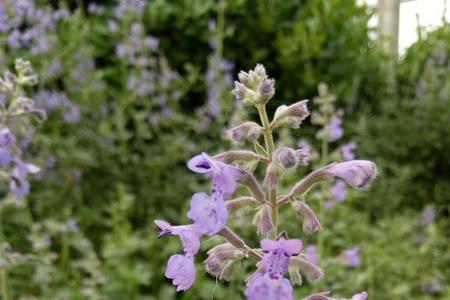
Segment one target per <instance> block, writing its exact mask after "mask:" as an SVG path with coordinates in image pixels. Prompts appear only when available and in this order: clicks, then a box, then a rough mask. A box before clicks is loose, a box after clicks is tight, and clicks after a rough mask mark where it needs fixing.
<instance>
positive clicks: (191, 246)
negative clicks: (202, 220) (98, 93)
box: [154, 220, 202, 256]
mask: <svg viewBox="0 0 450 300" xmlns="http://www.w3.org/2000/svg"><path fill="white" fill-rule="evenodd" d="M154 222H155V224H156V226H158V227H159V228H160V229H161V232H160V233H159V235H158V237H163V236H166V235H178V236H179V237H180V239H181V243H182V244H183V249H184V253H185V254H186V255H190V256H194V255H195V254H197V252H198V250H199V249H200V237H201V235H202V233H201V231H200V228H199V227H198V226H197V225H194V224H190V225H181V226H172V225H170V224H169V223H168V222H166V221H163V220H155V221H154Z"/></svg>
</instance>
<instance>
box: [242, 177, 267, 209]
mask: <svg viewBox="0 0 450 300" xmlns="http://www.w3.org/2000/svg"><path fill="white" fill-rule="evenodd" d="M240 170H241V171H242V172H243V173H244V175H243V176H241V178H239V180H238V182H240V183H242V184H243V185H245V186H246V187H247V188H248V189H249V190H250V192H251V193H252V196H253V197H254V198H255V199H256V200H258V201H259V202H264V198H265V195H264V192H263V190H262V188H261V186H260V185H259V183H258V181H256V178H255V177H254V176H253V175H252V174H250V173H249V172H247V171H245V170H244V169H240Z"/></svg>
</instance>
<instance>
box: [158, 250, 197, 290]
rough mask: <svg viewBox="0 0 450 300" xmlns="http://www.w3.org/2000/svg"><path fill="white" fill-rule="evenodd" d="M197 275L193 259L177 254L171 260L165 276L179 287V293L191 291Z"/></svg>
mask: <svg viewBox="0 0 450 300" xmlns="http://www.w3.org/2000/svg"><path fill="white" fill-rule="evenodd" d="M196 274H197V271H196V270H195V265H194V260H193V258H192V257H188V256H184V255H181V254H175V255H172V256H171V257H170V258H169V261H168V262H167V269H166V274H165V275H166V277H167V278H169V279H172V284H173V285H175V286H176V287H177V292H179V291H185V290H187V289H189V288H190V287H191V286H192V284H193V283H194V281H195V277H196Z"/></svg>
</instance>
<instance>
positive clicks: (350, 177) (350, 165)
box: [327, 160, 377, 190]
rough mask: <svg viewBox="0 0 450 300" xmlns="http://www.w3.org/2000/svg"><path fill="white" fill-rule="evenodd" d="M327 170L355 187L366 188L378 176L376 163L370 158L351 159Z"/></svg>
mask: <svg viewBox="0 0 450 300" xmlns="http://www.w3.org/2000/svg"><path fill="white" fill-rule="evenodd" d="M327 172H328V173H329V174H330V175H331V176H335V177H339V178H340V179H342V180H344V181H345V182H346V183H347V184H349V185H350V186H352V187H353V188H355V189H359V190H361V189H365V188H367V187H368V186H369V185H370V183H371V182H372V181H373V180H374V179H375V177H376V176H377V167H376V165H375V164H374V163H373V162H371V161H368V160H351V161H347V162H343V163H339V164H334V165H331V166H330V167H329V168H328V170H327Z"/></svg>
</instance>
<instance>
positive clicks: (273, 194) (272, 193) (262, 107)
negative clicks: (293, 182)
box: [257, 104, 278, 238]
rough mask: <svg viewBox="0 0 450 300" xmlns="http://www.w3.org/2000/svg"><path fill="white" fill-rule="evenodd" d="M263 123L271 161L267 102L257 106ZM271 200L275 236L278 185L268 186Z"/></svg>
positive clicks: (276, 229) (274, 235) (276, 228)
mask: <svg viewBox="0 0 450 300" xmlns="http://www.w3.org/2000/svg"><path fill="white" fill-rule="evenodd" d="M257 109H258V113H259V117H260V119H261V124H262V126H263V134H264V142H265V144H266V150H267V155H268V159H269V161H270V162H271V161H272V159H273V157H272V155H273V151H274V148H275V147H274V143H273V135H272V129H271V128H270V123H269V118H268V116H267V111H266V106H265V104H263V105H259V106H257ZM268 195H269V202H270V204H271V206H272V221H273V224H274V225H275V229H274V231H273V238H275V237H276V236H277V235H278V204H277V185H275V186H274V187H273V186H269V187H268Z"/></svg>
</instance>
